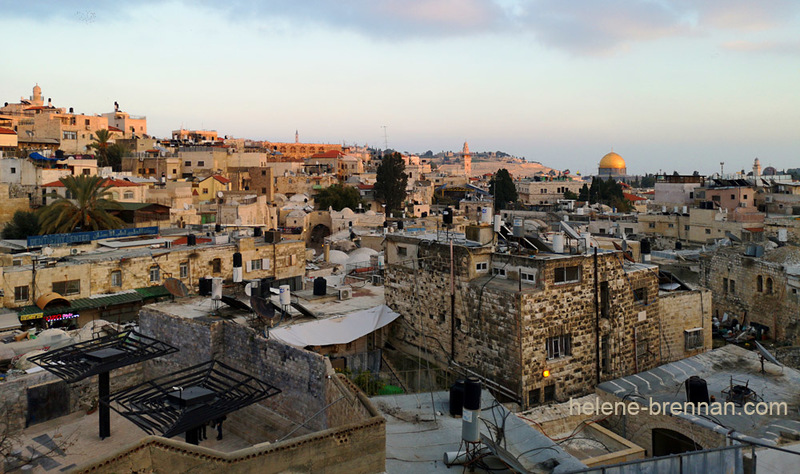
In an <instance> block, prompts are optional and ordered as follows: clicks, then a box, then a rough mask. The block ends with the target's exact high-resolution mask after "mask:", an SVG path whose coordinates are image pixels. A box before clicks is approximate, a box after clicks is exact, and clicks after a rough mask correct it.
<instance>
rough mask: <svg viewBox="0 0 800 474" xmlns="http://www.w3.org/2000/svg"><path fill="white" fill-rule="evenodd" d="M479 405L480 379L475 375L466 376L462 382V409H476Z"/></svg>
mask: <svg viewBox="0 0 800 474" xmlns="http://www.w3.org/2000/svg"><path fill="white" fill-rule="evenodd" d="M480 407H481V381H480V380H478V378H477V377H467V381H466V382H464V409H466V410H478V409H480Z"/></svg>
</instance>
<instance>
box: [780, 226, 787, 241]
mask: <svg viewBox="0 0 800 474" xmlns="http://www.w3.org/2000/svg"><path fill="white" fill-rule="evenodd" d="M786 239H787V233H786V229H778V241H779V242H786Z"/></svg>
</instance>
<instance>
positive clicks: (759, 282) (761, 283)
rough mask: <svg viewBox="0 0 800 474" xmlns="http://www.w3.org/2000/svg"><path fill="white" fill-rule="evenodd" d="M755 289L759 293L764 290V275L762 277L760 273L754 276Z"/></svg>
mask: <svg viewBox="0 0 800 474" xmlns="http://www.w3.org/2000/svg"><path fill="white" fill-rule="evenodd" d="M756 291H757V292H759V293H761V292H762V291H764V277H762V276H761V275H759V276H758V278H756Z"/></svg>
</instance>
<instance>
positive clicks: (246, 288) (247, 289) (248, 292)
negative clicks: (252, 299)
mask: <svg viewBox="0 0 800 474" xmlns="http://www.w3.org/2000/svg"><path fill="white" fill-rule="evenodd" d="M251 285H252V283H248V284H246V285H244V294H246V295H247V296H253V287H252V286H251Z"/></svg>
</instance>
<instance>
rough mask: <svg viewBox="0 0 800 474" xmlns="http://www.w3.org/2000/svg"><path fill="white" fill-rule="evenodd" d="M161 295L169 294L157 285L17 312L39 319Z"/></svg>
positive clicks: (20, 315)
mask: <svg viewBox="0 0 800 474" xmlns="http://www.w3.org/2000/svg"><path fill="white" fill-rule="evenodd" d="M162 296H169V292H168V291H167V289H166V288H164V286H163V285H158V286H150V287H146V288H136V289H135V290H133V291H124V292H120V293H114V294H111V295H98V296H95V297H93V298H78V299H75V300H70V302H69V306H54V307H51V308H46V309H44V310H42V309H40V308H39V307H38V306H35V305H31V306H23V307H22V308H20V309H19V310H18V311H17V314H19V320H20V321H27V320H31V319H41V318H44V317H47V316H52V315H54V314H62V313H64V312H65V311H66V312H71V313H74V312H78V311H83V310H86V309H95V308H107V307H109V306H117V305H123V304H130V303H138V302H142V301H144V300H146V299H152V298H159V297H162Z"/></svg>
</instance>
